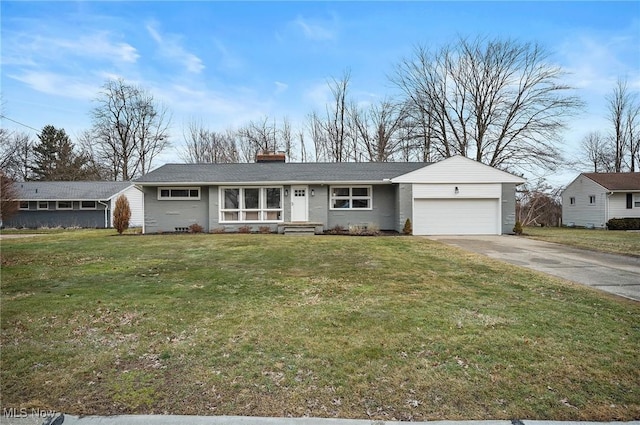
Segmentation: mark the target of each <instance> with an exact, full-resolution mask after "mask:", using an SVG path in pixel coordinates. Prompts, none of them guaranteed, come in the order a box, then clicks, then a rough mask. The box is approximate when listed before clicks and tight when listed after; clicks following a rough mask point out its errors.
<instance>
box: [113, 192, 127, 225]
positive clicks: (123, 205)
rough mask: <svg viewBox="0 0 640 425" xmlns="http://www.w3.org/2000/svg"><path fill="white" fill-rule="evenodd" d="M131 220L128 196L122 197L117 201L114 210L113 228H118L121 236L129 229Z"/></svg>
mask: <svg viewBox="0 0 640 425" xmlns="http://www.w3.org/2000/svg"><path fill="white" fill-rule="evenodd" d="M129 220H131V207H129V200H128V199H127V197H126V196H124V195H120V196H118V199H116V207H115V209H114V210H113V227H115V228H116V230H117V231H118V233H119V234H120V235H121V234H122V232H124V231H125V230H127V229H128V228H129Z"/></svg>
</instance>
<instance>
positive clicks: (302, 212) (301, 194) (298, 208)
mask: <svg viewBox="0 0 640 425" xmlns="http://www.w3.org/2000/svg"><path fill="white" fill-rule="evenodd" d="M308 196H309V186H291V221H309V198H308Z"/></svg>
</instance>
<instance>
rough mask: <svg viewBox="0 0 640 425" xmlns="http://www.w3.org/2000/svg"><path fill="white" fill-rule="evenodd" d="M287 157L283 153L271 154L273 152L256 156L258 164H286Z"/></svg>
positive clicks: (265, 152) (260, 153) (264, 152)
mask: <svg viewBox="0 0 640 425" xmlns="http://www.w3.org/2000/svg"><path fill="white" fill-rule="evenodd" d="M286 161H287V155H286V154H285V153H284V152H282V151H278V152H271V151H263V152H259V153H258V154H257V155H256V162H259V163H264V162H286Z"/></svg>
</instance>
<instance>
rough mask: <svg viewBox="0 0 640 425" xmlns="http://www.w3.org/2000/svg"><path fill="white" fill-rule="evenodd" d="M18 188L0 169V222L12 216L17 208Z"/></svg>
mask: <svg viewBox="0 0 640 425" xmlns="http://www.w3.org/2000/svg"><path fill="white" fill-rule="evenodd" d="M17 199H18V190H17V189H16V187H15V183H14V181H13V180H12V179H11V178H10V177H8V176H7V175H5V174H4V173H3V172H2V171H0V224H1V223H2V222H3V221H4V220H8V219H10V218H11V217H13V216H14V215H15V214H16V213H17V212H18V209H19V203H18V201H17Z"/></svg>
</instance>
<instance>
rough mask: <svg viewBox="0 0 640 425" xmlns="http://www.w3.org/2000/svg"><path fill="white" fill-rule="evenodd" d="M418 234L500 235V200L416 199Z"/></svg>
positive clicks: (414, 231)
mask: <svg viewBox="0 0 640 425" xmlns="http://www.w3.org/2000/svg"><path fill="white" fill-rule="evenodd" d="M413 205H414V211H413V234H414V235H497V234H500V233H501V232H500V229H499V228H498V226H499V214H498V200H497V199H415V200H414V204H413Z"/></svg>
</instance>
